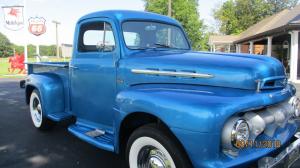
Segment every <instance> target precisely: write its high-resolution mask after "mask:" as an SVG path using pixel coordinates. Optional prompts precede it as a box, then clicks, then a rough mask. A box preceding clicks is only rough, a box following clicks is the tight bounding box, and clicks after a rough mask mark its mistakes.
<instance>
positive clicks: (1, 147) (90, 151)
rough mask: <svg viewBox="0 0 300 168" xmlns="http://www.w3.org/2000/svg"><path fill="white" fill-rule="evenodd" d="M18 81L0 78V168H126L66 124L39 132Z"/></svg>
mask: <svg viewBox="0 0 300 168" xmlns="http://www.w3.org/2000/svg"><path fill="white" fill-rule="evenodd" d="M18 82H19V80H16V79H1V78H0V167H3V168H4V167H5V168H13V167H18V168H19V167H30V168H38V167H55V168H60V167H63V168H69V167H72V168H75V167H80V168H81V167H82V168H85V167H87V168H93V167H98V168H99V167H102V168H120V167H123V163H124V162H122V161H121V159H120V157H119V156H118V155H116V154H113V153H110V152H106V151H104V150H101V149H97V148H96V147H93V146H92V145H90V144H88V143H86V142H83V141H81V140H79V139H77V138H76V137H74V136H73V135H71V134H70V133H69V132H68V131H67V125H66V124H61V125H58V126H56V127H55V128H54V129H53V130H52V131H50V132H47V133H44V132H40V131H38V130H36V129H35V128H34V127H33V125H32V123H31V119H30V114H29V112H28V107H27V106H26V105H25V102H24V100H25V99H24V90H23V89H20V88H19V83H18ZM299 90H300V88H299ZM299 93H300V92H299ZM294 167H300V160H299V161H298V162H297V163H296V164H295V165H294Z"/></svg>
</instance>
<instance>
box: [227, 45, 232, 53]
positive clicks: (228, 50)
mask: <svg viewBox="0 0 300 168" xmlns="http://www.w3.org/2000/svg"><path fill="white" fill-rule="evenodd" d="M230 47H231V44H228V46H227V52H228V53H230Z"/></svg>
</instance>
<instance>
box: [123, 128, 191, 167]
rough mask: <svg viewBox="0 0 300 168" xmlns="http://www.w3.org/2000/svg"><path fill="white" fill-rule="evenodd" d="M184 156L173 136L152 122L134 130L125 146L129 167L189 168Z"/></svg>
mask: <svg viewBox="0 0 300 168" xmlns="http://www.w3.org/2000/svg"><path fill="white" fill-rule="evenodd" d="M185 156H186V155H185V153H184V152H183V151H182V150H181V148H180V147H179V145H178V143H176V141H175V140H174V138H173V137H172V136H170V134H169V133H167V132H166V131H162V129H159V128H158V127H157V126H156V125H154V124H149V125H146V126H142V127H141V128H138V129H137V130H136V131H134V132H133V133H132V135H131V136H130V138H129V140H128V143H127V148H126V158H127V163H128V166H129V167H130V168H189V167H191V165H190V162H189V160H188V158H187V157H185Z"/></svg>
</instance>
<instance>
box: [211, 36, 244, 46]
mask: <svg viewBox="0 0 300 168" xmlns="http://www.w3.org/2000/svg"><path fill="white" fill-rule="evenodd" d="M238 38H239V36H238V35H211V36H210V37H209V41H208V43H209V44H210V45H211V44H231V43H233V42H234V41H236V40H237V39H238Z"/></svg>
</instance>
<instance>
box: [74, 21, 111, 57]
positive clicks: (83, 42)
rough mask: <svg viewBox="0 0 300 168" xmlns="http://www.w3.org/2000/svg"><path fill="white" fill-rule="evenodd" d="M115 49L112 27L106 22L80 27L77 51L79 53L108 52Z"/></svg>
mask: <svg viewBox="0 0 300 168" xmlns="http://www.w3.org/2000/svg"><path fill="white" fill-rule="evenodd" d="M114 49H115V38H114V34H113V31H112V27H111V25H110V24H109V23H107V22H92V23H86V24H83V25H82V26H81V27H80V33H79V39H78V50H79V51H80V52H95V51H96V52H97V51H101V52H110V51H113V50H114Z"/></svg>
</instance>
